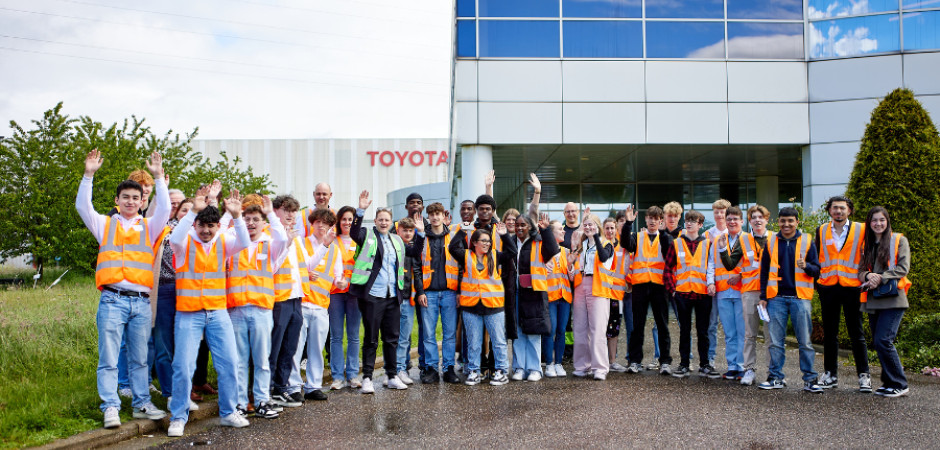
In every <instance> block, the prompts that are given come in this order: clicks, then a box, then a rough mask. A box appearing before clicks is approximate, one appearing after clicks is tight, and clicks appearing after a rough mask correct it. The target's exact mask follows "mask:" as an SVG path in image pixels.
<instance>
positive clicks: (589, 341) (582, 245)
mask: <svg viewBox="0 0 940 450" xmlns="http://www.w3.org/2000/svg"><path fill="white" fill-rule="evenodd" d="M600 227H601V221H600V219H599V218H598V217H597V216H596V215H594V214H591V210H590V208H585V209H584V217H583V218H582V219H581V229H582V232H583V238H582V239H581V241H580V242H578V243H574V242H572V250H571V251H572V253H574V254H575V255H577V258H578V259H577V261H578V263H577V264H576V267H580V273H579V275H581V277H580V278H581V283H580V285H578V286H576V287H575V292H574V300H573V301H572V303H571V331H572V333H573V334H574V355H573V358H572V359H573V360H574V376H576V377H587V376H593V377H594V379H595V380H605V379H607V372H609V371H610V359H609V355H608V354H607V321H608V320H609V319H610V301H611V299H613V298H616V294H614V290H616V289H617V287H616V283H617V281H616V278H617V276H616V275H615V273H616V261H615V260H614V259H613V256H614V246H613V244H612V243H610V242H607V243H606V244H604V243H602V242H601V238H600ZM575 270H577V269H575ZM621 298H623V297H622V296H621Z"/></svg>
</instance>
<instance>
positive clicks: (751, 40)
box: [728, 22, 803, 59]
mask: <svg viewBox="0 0 940 450" xmlns="http://www.w3.org/2000/svg"><path fill="white" fill-rule="evenodd" d="M728 57H729V58H738V59H803V24H802V23H760V22H728Z"/></svg>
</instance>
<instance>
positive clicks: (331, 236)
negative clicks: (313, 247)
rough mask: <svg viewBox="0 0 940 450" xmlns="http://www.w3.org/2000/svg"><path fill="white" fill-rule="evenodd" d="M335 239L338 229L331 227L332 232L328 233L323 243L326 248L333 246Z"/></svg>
mask: <svg viewBox="0 0 940 450" xmlns="http://www.w3.org/2000/svg"><path fill="white" fill-rule="evenodd" d="M335 239H336V228H333V227H330V231H327V232H326V235H325V236H323V242H321V243H322V244H323V246H324V247H329V246H330V245H331V244H333V240H335Z"/></svg>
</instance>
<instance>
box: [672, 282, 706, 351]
mask: <svg viewBox="0 0 940 450" xmlns="http://www.w3.org/2000/svg"><path fill="white" fill-rule="evenodd" d="M675 301H676V311H677V313H678V316H679V359H680V361H681V362H680V363H679V365H680V366H682V367H689V354H690V353H691V351H692V349H691V348H690V347H691V346H692V314H693V313H694V314H695V336H696V337H697V338H698V341H696V342H697V344H696V347H697V350H698V360H699V365H700V366H704V365H705V364H708V343H709V341H708V324H709V321H710V320H711V313H712V299H711V298H706V299H703V300H696V299H692V298H690V297H687V296H685V295H683V294H682V293H681V292H676V296H675Z"/></svg>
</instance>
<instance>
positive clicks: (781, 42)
mask: <svg viewBox="0 0 940 450" xmlns="http://www.w3.org/2000/svg"><path fill="white" fill-rule="evenodd" d="M802 56H803V36H800V35H787V34H775V35H770V36H738V37H734V38H731V39H729V40H728V57H730V58H755V59H763V58H772V59H789V58H796V59H799V58H802ZM688 57H689V58H724V57H725V47H724V43H723V42H721V41H719V42H716V43H714V44H711V45H709V46H707V47H702V48H700V49H697V50H695V51H693V52H691V53H689V55H688Z"/></svg>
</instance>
